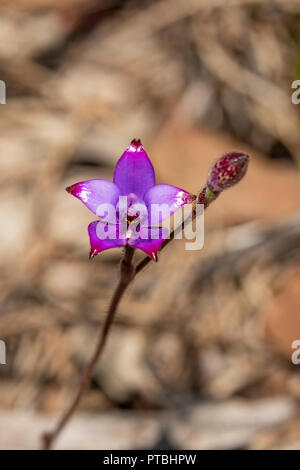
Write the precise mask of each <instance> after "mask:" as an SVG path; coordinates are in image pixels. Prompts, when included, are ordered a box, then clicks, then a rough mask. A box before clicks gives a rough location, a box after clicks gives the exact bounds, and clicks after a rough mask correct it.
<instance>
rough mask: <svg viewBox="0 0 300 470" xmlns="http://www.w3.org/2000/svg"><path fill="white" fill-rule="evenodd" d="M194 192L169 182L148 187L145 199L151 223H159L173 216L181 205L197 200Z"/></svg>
mask: <svg viewBox="0 0 300 470" xmlns="http://www.w3.org/2000/svg"><path fill="white" fill-rule="evenodd" d="M195 197H196V196H194V195H193V194H190V193H188V192H187V191H184V190H183V189H180V188H177V187H176V186H171V185H169V184H157V185H156V186H153V187H152V188H150V189H148V191H147V192H146V194H145V195H144V201H145V203H146V205H147V207H148V217H149V219H150V220H151V225H152V226H153V225H157V224H160V223H161V222H163V221H164V220H166V219H168V218H169V217H171V215H172V214H174V212H176V211H177V210H178V209H179V208H180V207H181V206H183V205H185V204H189V203H191V202H193V201H194V200H195Z"/></svg>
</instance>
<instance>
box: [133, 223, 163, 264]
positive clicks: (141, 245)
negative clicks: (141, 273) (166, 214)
mask: <svg viewBox="0 0 300 470" xmlns="http://www.w3.org/2000/svg"><path fill="white" fill-rule="evenodd" d="M138 235H139V236H131V237H130V238H129V239H128V242H127V243H128V245H129V246H132V247H134V248H138V249H139V250H142V251H144V252H145V253H146V254H147V255H148V256H150V258H152V259H153V260H154V261H157V260H158V251H159V249H160V247H161V245H162V244H163V242H164V240H165V239H166V238H168V235H169V231H168V229H166V228H165V227H156V228H150V227H141V228H140V232H139V234H138Z"/></svg>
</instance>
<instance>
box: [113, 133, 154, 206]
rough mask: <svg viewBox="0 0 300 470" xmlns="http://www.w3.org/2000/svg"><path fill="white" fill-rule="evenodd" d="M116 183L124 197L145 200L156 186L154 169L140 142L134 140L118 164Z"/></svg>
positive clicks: (115, 172)
mask: <svg viewBox="0 0 300 470" xmlns="http://www.w3.org/2000/svg"><path fill="white" fill-rule="evenodd" d="M114 183H115V184H116V185H117V186H118V188H119V189H120V193H121V194H122V195H128V194H131V193H132V194H136V195H137V196H138V197H139V198H143V195H144V194H145V192H146V191H147V190H148V189H150V188H151V186H153V185H154V184H155V173H154V168H153V166H152V163H151V161H150V159H149V158H148V155H147V154H146V152H145V150H144V147H143V146H142V144H141V141H140V140H137V139H136V140H133V141H132V142H131V144H130V145H129V147H128V148H127V149H126V151H125V152H124V153H123V155H122V156H121V158H120V159H119V161H118V162H117V164H116V167H115V171H114Z"/></svg>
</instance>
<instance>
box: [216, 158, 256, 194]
mask: <svg viewBox="0 0 300 470" xmlns="http://www.w3.org/2000/svg"><path fill="white" fill-rule="evenodd" d="M248 160H249V157H248V155H246V154H244V153H240V152H229V153H226V154H225V155H223V156H222V157H220V158H218V160H217V161H216V162H215V163H214V165H213V166H212V167H211V169H210V171H209V174H208V179H207V185H208V186H209V188H210V189H211V190H212V191H213V192H214V193H220V192H221V191H224V189H227V188H231V186H234V185H235V184H236V183H238V182H239V181H240V180H241V179H242V178H243V176H244V175H245V173H246V171H247V167H248Z"/></svg>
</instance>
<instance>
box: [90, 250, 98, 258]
mask: <svg viewBox="0 0 300 470" xmlns="http://www.w3.org/2000/svg"><path fill="white" fill-rule="evenodd" d="M98 253H99V251H97V250H91V251H90V255H89V259H94V258H96V256H97V255H98Z"/></svg>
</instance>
